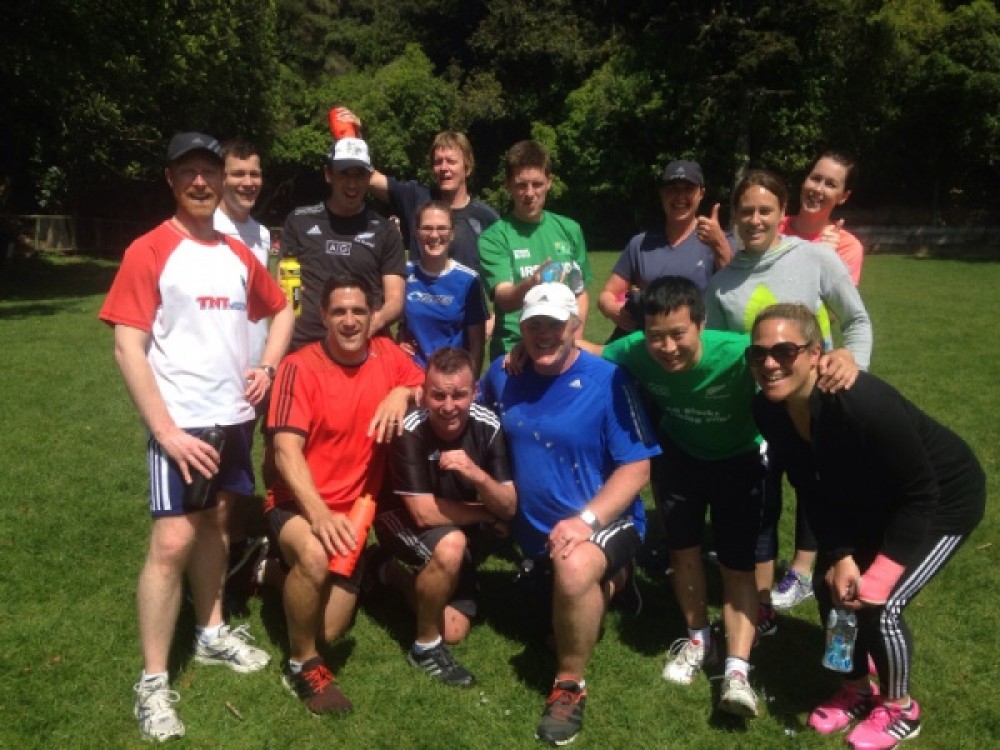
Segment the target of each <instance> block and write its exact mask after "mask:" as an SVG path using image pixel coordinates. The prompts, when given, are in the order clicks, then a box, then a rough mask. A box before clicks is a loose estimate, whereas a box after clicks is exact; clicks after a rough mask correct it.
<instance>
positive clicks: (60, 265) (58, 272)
mask: <svg viewBox="0 0 1000 750" xmlns="http://www.w3.org/2000/svg"><path fill="white" fill-rule="evenodd" d="M117 270H118V264H117V263H112V262H110V261H107V260H98V259H95V258H87V257H81V256H73V257H65V258H63V257H49V256H34V257H31V258H12V259H10V260H8V261H7V262H6V263H5V264H4V266H3V273H2V275H0V303H3V304H2V305H0V319H19V318H26V317H31V316H40V315H55V314H57V313H60V312H62V311H63V310H64V309H65V308H64V306H62V305H60V304H59V303H58V302H56V301H53V300H61V299H68V298H75V297H90V296H94V295H98V294H104V293H106V292H107V291H108V289H109V288H110V287H111V281H112V280H113V279H114V276H115V272H116V271H117Z"/></svg>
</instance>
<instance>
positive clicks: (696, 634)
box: [688, 625, 712, 651]
mask: <svg viewBox="0 0 1000 750" xmlns="http://www.w3.org/2000/svg"><path fill="white" fill-rule="evenodd" d="M688 638H690V639H691V640H692V641H695V642H696V643H700V644H701V645H702V646H704V647H705V650H706V651H707V650H708V648H709V646H711V645H712V626H711V625H706V626H705V627H703V628H688Z"/></svg>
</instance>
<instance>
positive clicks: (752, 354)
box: [743, 341, 809, 367]
mask: <svg viewBox="0 0 1000 750" xmlns="http://www.w3.org/2000/svg"><path fill="white" fill-rule="evenodd" d="M808 348H809V344H793V343H792V342H791V341H782V342H781V343H780V344H775V345H774V346H771V347H767V346H761V345H760V344H751V345H750V346H748V347H747V348H746V351H745V352H744V353H743V354H744V356H745V357H746V358H747V363H749V364H750V365H751V366H752V367H760V366H761V365H762V364H764V360H766V359H767V358H768V357H771V358H772V359H774V361H775V362H777V363H778V364H779V365H781V366H782V367H788V366H789V365H791V364H792V363H793V362H794V361H795V360H796V359H797V358H798V356H799V355H800V354H802V352H804V351H805V350H806V349H808Z"/></svg>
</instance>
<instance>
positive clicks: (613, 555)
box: [517, 518, 642, 628]
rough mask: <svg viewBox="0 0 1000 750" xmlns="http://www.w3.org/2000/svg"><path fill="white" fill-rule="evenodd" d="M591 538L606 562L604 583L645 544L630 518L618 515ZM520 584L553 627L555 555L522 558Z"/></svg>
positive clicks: (534, 605) (532, 606)
mask: <svg viewBox="0 0 1000 750" xmlns="http://www.w3.org/2000/svg"><path fill="white" fill-rule="evenodd" d="M589 541H591V542H593V543H594V544H596V545H597V546H598V547H599V548H600V550H601V552H603V553H604V558H605V560H607V566H606V567H605V569H604V575H603V576H601V583H602V584H603V583H607V582H608V581H610V580H611V579H612V578H614V577H615V575H617V573H618V572H619V571H620V570H621V569H622V568H624V567H625V566H626V565H628V564H629V563H630V562H631V561H632V560H633V559H634V558H635V555H636V553H637V552H638V551H639V549H640V548H641V547H642V537H641V536H639V532H638V531H636V529H635V525H634V524H633V523H632V519H631V518H618V519H616V520H615V521H612V522H611V523H610V524H609V525H608V526H606V527H605V528H603V529H601V530H600V531H595V532H594V533H593V534H591V535H590V537H589ZM517 582H518V586H519V587H520V588H521V591H522V594H523V595H524V596H525V598H526V603H529V606H530V608H531V609H532V610H534V611H535V612H537V613H541V614H543V615H546V617H544V620H543V621H544V623H545V627H546V628H549V627H551V621H552V558H550V557H549V556H548V555H547V554H546V555H541V556H539V557H535V558H527V559H525V560H523V561H522V562H521V570H520V572H519V573H518V576H517Z"/></svg>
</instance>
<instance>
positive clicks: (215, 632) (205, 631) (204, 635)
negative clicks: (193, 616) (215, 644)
mask: <svg viewBox="0 0 1000 750" xmlns="http://www.w3.org/2000/svg"><path fill="white" fill-rule="evenodd" d="M221 631H222V623H221V622H220V623H219V624H218V625H215V626H213V627H210V628H196V629H195V632H196V633H197V634H198V640H199V641H201V642H202V643H203V644H204V645H206V646H207V645H208V644H209V643H211V642H212V641H214V640H215V639H216V638H218V637H219V633H220V632H221Z"/></svg>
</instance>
